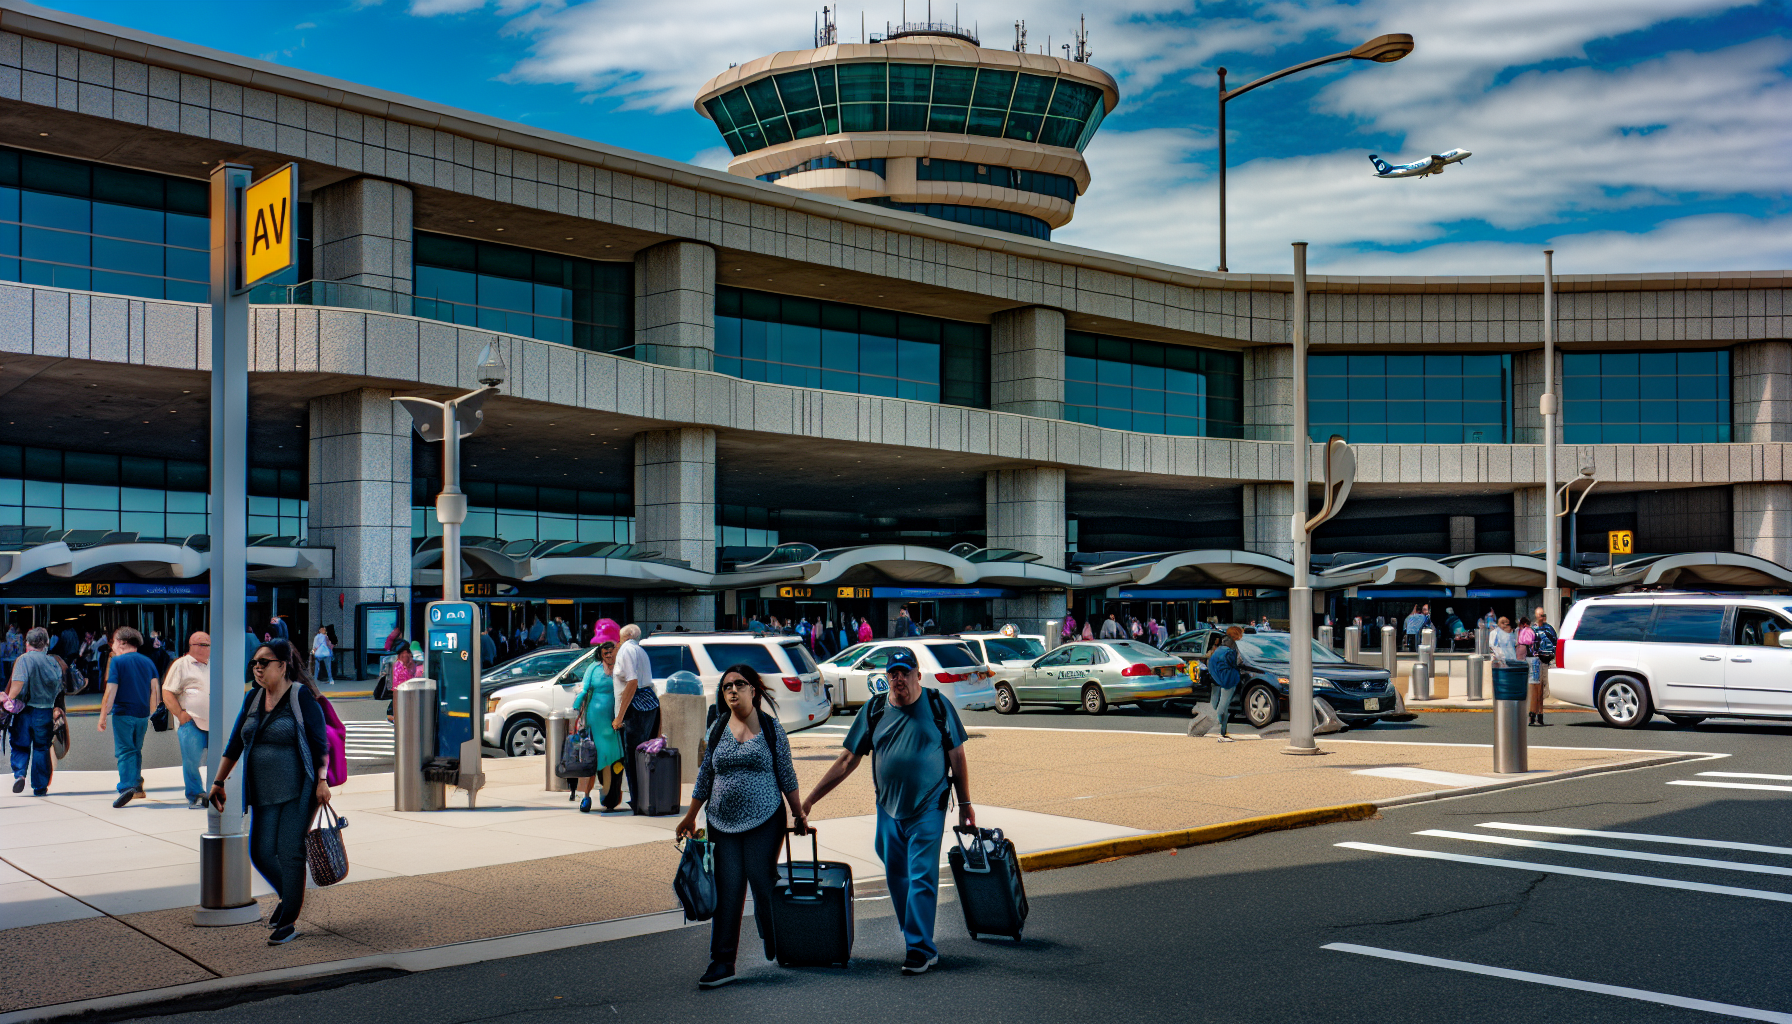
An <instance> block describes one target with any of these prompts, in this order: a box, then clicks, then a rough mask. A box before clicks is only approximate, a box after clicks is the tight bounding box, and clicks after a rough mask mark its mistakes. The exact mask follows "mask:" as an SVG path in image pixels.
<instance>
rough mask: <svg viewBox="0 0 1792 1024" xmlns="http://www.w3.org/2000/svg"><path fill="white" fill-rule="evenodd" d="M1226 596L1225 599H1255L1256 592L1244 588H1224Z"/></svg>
mask: <svg viewBox="0 0 1792 1024" xmlns="http://www.w3.org/2000/svg"><path fill="white" fill-rule="evenodd" d="M1226 596H1227V597H1256V596H1257V592H1256V591H1255V590H1251V589H1248V588H1245V587H1227V588H1226Z"/></svg>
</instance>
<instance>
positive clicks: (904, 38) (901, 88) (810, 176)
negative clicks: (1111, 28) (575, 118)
mask: <svg viewBox="0 0 1792 1024" xmlns="http://www.w3.org/2000/svg"><path fill="white" fill-rule="evenodd" d="M824 19H825V20H824V21H823V22H822V24H821V25H820V27H818V29H817V31H816V38H815V44H816V45H815V46H814V48H813V49H808V50H787V51H784V52H782V53H774V54H772V55H771V56H769V57H760V58H759V59H757V60H753V61H749V62H747V63H745V64H741V65H738V66H736V67H732V68H729V69H728V70H727V71H724V72H723V73H722V74H720V75H717V76H716V77H714V78H712V79H710V80H709V81H708V82H706V83H705V84H704V86H703V89H702V91H701V92H699V93H698V95H697V110H698V112H699V113H701V114H703V115H704V116H705V117H708V118H709V119H710V120H712V121H714V122H715V124H716V127H717V128H718V129H719V130H720V131H721V132H722V138H723V139H724V140H725V141H726V142H727V144H728V148H729V150H730V151H731V152H732V153H733V154H734V159H733V160H732V161H731V162H730V163H729V165H728V170H729V171H730V172H731V173H733V174H738V175H741V176H743V177H751V178H758V179H759V180H760V181H771V182H777V183H778V184H780V185H784V186H787V187H789V188H797V189H803V190H805V191H809V192H820V193H823V194H825V195H830V196H838V197H840V198H843V199H852V200H856V201H858V202H862V203H872V204H875V205H878V206H884V207H888V208H891V209H897V210H906V211H908V212H910V213H918V214H922V215H924V216H928V217H937V218H939V219H940V220H949V221H956V222H958V223H961V224H971V225H976V226H978V227H985V228H993V229H996V230H1000V231H1009V232H1013V233H1015V234H1021V235H1027V236H1030V237H1033V238H1050V237H1051V229H1053V228H1056V227H1061V226H1063V225H1065V224H1067V223H1069V222H1070V218H1071V217H1072V216H1073V215H1074V214H1075V212H1076V199H1077V196H1079V195H1081V194H1082V193H1083V192H1084V191H1085V190H1087V189H1088V187H1089V167H1088V165H1087V164H1086V163H1084V162H1083V149H1084V148H1085V147H1087V146H1088V145H1089V140H1090V139H1091V138H1092V137H1094V135H1095V131H1096V129H1097V128H1099V127H1100V126H1101V121H1102V118H1104V117H1106V116H1107V115H1108V114H1109V113H1110V112H1112V111H1113V109H1114V106H1115V105H1116V104H1117V103H1118V102H1119V98H1120V90H1119V87H1118V86H1117V85H1116V84H1115V82H1114V79H1113V78H1112V77H1111V76H1109V75H1108V74H1107V73H1106V72H1104V71H1102V70H1100V69H1099V68H1096V67H1095V66H1093V65H1092V64H1090V63H1089V49H1088V45H1087V41H1086V40H1087V37H1086V35H1085V34H1084V33H1083V32H1082V31H1080V30H1079V31H1078V32H1077V34H1076V36H1075V43H1074V49H1072V47H1071V46H1064V47H1062V49H1063V50H1065V51H1066V56H1065V57H1056V56H1052V55H1051V54H1050V52H1049V47H1047V46H1041V47H1037V48H1036V49H1038V50H1041V51H1045V52H1033V53H1028V52H1026V49H1027V45H1026V36H1025V27H1024V25H1022V24H1018V23H1017V25H1016V33H1015V35H1016V40H1015V46H1014V48H1013V49H1006V50H994V49H987V48H985V47H983V46H980V45H979V44H978V40H977V36H976V35H975V33H974V31H973V30H967V29H966V28H964V27H962V26H960V25H958V24H956V23H943V22H920V23H905V24H902V25H889V26H886V31H885V33H884V34H882V35H878V34H876V33H872V34H871V35H870V36H869V38H868V41H866V42H863V43H841V42H838V41H837V32H836V30H835V28H834V25H833V22H832V19H831V17H830V16H828V15H827V14H825V13H824Z"/></svg>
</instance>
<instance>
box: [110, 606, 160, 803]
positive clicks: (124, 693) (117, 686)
mask: <svg viewBox="0 0 1792 1024" xmlns="http://www.w3.org/2000/svg"><path fill="white" fill-rule="evenodd" d="M142 646H143V634H142V633H139V632H137V631H136V630H134V629H132V628H131V627H129V626H120V627H119V628H118V631H117V632H115V633H113V634H112V662H111V665H110V666H109V667H108V670H107V675H106V695H105V696H104V697H102V698H100V725H99V730H100V732H105V731H106V722H107V719H108V717H110V719H111V723H112V753H113V755H114V756H116V757H117V758H118V799H116V800H114V801H112V806H114V807H123V806H124V805H125V804H128V803H130V802H131V798H132V797H139V796H143V795H144V793H143V737H144V735H145V734H146V733H148V731H149V715H150V712H152V711H154V710H155V709H156V706H157V705H159V704H161V703H162V687H161V678H160V676H161V674H160V673H159V672H157V671H156V663H155V662H153V661H151V660H149V658H148V656H147V655H143V654H139V653H137V648H139V647H142Z"/></svg>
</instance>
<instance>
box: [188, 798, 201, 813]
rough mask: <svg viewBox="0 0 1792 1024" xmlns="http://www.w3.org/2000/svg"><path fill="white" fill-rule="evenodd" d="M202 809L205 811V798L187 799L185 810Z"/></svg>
mask: <svg viewBox="0 0 1792 1024" xmlns="http://www.w3.org/2000/svg"><path fill="white" fill-rule="evenodd" d="M204 809H205V797H202V796H190V797H187V810H189V811H199V810H204Z"/></svg>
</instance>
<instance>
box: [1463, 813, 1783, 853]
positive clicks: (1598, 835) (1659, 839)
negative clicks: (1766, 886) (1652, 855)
mask: <svg viewBox="0 0 1792 1024" xmlns="http://www.w3.org/2000/svg"><path fill="white" fill-rule="evenodd" d="M1475 827H1476V828H1503V829H1508V830H1510V831H1513V832H1542V833H1544V834H1546V835H1552V836H1590V837H1593V838H1595V839H1628V840H1630V841H1631V842H1635V843H1672V844H1674V845H1676V846H1703V847H1707V848H1709V849H1713V850H1746V851H1748V852H1749V853H1771V854H1777V855H1780V856H1787V857H1792V846H1764V845H1762V844H1760V843H1731V842H1726V841H1724V840H1721V839H1687V838H1685V837H1682V836H1652V835H1649V834H1648V833H1645V832H1601V831H1599V830H1597V829H1591V828H1562V827H1560V826H1557V825H1515V824H1512V823H1511V822H1505V821H1483V822H1481V823H1480V824H1479V825H1476V826H1475Z"/></svg>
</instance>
